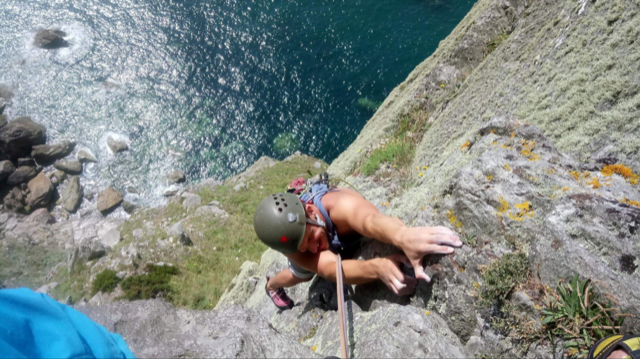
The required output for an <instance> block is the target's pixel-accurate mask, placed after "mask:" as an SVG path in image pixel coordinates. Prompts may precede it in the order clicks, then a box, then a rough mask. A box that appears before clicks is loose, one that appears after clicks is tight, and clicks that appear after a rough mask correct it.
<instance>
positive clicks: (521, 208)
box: [509, 201, 534, 222]
mask: <svg viewBox="0 0 640 359" xmlns="http://www.w3.org/2000/svg"><path fill="white" fill-rule="evenodd" d="M514 207H516V208H517V209H518V211H517V212H513V211H511V212H509V218H511V219H512V220H514V221H518V222H522V221H523V220H524V219H525V218H531V217H533V215H534V211H533V210H532V209H531V204H530V203H529V202H528V201H527V202H522V203H518V204H515V205H514Z"/></svg>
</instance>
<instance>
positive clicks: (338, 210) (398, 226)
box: [331, 190, 462, 282]
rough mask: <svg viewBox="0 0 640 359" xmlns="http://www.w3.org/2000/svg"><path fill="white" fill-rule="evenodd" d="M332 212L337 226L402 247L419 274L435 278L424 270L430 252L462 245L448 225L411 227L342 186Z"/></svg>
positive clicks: (450, 251)
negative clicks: (423, 264) (424, 262)
mask: <svg viewBox="0 0 640 359" xmlns="http://www.w3.org/2000/svg"><path fill="white" fill-rule="evenodd" d="M341 192H342V193H341V195H340V197H339V198H338V199H337V202H336V204H335V205H334V207H333V211H332V212H331V218H332V219H333V222H334V223H335V224H336V227H340V226H341V225H342V227H343V228H345V227H346V228H351V229H353V230H354V231H356V232H358V233H360V234H362V235H364V236H366V237H370V238H375V239H377V240H379V241H382V242H384V243H390V244H393V245H395V246H397V247H399V248H401V249H402V250H403V251H404V253H405V254H406V255H407V258H409V261H410V262H411V265H412V266H413V268H414V271H415V273H416V278H418V279H424V280H426V281H427V282H428V281H430V280H431V279H430V278H429V276H427V274H426V273H425V272H424V268H423V267H422V259H423V258H424V256H425V255H427V254H450V253H453V249H454V248H459V247H461V246H462V242H461V241H460V239H459V238H458V236H457V235H456V234H455V233H454V232H453V231H452V230H450V229H449V228H446V227H413V228H409V227H407V226H406V225H405V224H404V223H402V221H401V220H399V219H398V218H394V217H389V216H386V215H384V214H382V213H380V211H378V209H377V208H376V207H375V206H374V205H373V204H372V203H371V202H369V201H367V200H366V199H365V198H364V197H362V196H361V195H360V194H358V193H356V192H354V191H351V190H342V191H341Z"/></svg>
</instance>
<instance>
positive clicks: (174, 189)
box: [162, 187, 180, 197]
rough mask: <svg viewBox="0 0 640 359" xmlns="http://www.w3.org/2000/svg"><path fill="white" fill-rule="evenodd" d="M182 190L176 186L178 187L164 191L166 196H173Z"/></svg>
mask: <svg viewBox="0 0 640 359" xmlns="http://www.w3.org/2000/svg"><path fill="white" fill-rule="evenodd" d="M179 190H180V188H176V187H169V188H167V189H165V190H164V192H163V193H162V194H163V195H164V196H165V197H171V196H175V195H176V194H178V191H179Z"/></svg>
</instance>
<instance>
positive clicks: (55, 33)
mask: <svg viewBox="0 0 640 359" xmlns="http://www.w3.org/2000/svg"><path fill="white" fill-rule="evenodd" d="M65 36H67V34H66V33H65V32H64V31H60V30H52V29H41V30H39V31H38V32H37V33H36V36H35V37H34V38H33V46H35V47H37V48H40V49H46V50H55V49H59V48H63V47H67V46H69V43H68V42H67V41H66V40H65V39H64V37H65Z"/></svg>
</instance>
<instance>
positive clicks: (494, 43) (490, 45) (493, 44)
mask: <svg viewBox="0 0 640 359" xmlns="http://www.w3.org/2000/svg"><path fill="white" fill-rule="evenodd" d="M507 37H509V34H507V33H506V32H503V33H502V34H500V35H498V36H496V37H494V38H493V39H491V40H490V41H489V42H487V55H488V54H490V53H492V52H493V51H494V50H495V49H497V48H498V46H500V44H501V43H502V42H503V41H504V40H505V39H506V38H507Z"/></svg>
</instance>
